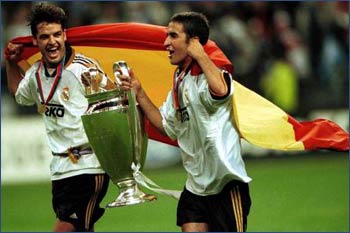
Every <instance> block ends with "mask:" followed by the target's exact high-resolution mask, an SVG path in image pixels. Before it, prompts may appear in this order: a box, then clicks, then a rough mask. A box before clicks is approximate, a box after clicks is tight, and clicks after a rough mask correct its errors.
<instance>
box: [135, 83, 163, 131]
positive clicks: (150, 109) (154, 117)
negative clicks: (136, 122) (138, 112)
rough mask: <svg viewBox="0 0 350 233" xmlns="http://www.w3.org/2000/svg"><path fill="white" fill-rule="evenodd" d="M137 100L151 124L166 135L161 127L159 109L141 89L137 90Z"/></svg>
mask: <svg viewBox="0 0 350 233" xmlns="http://www.w3.org/2000/svg"><path fill="white" fill-rule="evenodd" d="M137 101H138V103H139V105H140V107H141V109H142V111H143V112H144V114H145V116H146V117H147V118H148V119H149V121H150V122H151V123H152V125H153V126H154V127H156V128H157V130H158V131H159V132H161V133H162V134H163V135H166V133H165V131H164V128H163V123H162V115H161V114H160V112H159V109H158V108H157V107H156V106H155V105H154V104H153V103H152V101H151V100H150V98H149V97H148V96H147V94H146V92H145V91H144V90H143V89H141V90H140V91H139V93H138V95H137Z"/></svg>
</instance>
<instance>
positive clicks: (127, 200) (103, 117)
mask: <svg viewBox="0 0 350 233" xmlns="http://www.w3.org/2000/svg"><path fill="white" fill-rule="evenodd" d="M113 71H114V74H115V76H116V79H117V81H118V77H117V76H118V75H119V74H121V73H122V74H125V75H128V74H129V71H128V67H127V64H126V62H124V61H119V62H115V63H114V65H113ZM86 98H87V99H88V102H89V108H88V110H87V111H86V113H85V114H84V115H83V116H82V121H83V125H84V129H85V132H86V134H87V137H88V139H89V142H90V144H91V146H92V148H93V150H94V152H95V154H96V156H97V158H98V160H99V162H100V164H101V166H102V168H103V169H104V170H105V171H106V173H107V174H108V175H109V176H110V178H111V180H112V182H113V183H114V184H115V185H116V186H117V187H118V188H119V191H120V192H119V195H118V197H117V198H116V199H115V201H113V202H111V203H109V204H108V205H107V207H120V206H126V205H133V204H139V203H143V202H146V201H153V200H156V196H155V195H152V194H145V193H144V192H142V191H141V190H140V188H139V187H138V185H137V183H136V181H135V178H134V174H135V173H137V172H138V169H142V167H143V165H144V163H145V159H146V152H147V144H148V137H147V135H146V133H145V130H144V124H143V115H142V111H141V110H140V108H139V106H138V105H137V103H136V98H135V94H134V92H133V90H130V91H126V92H125V91H123V90H121V89H114V90H110V91H104V92H99V93H95V94H90V95H87V96H86Z"/></svg>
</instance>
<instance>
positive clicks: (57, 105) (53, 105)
mask: <svg viewBox="0 0 350 233" xmlns="http://www.w3.org/2000/svg"><path fill="white" fill-rule="evenodd" d="M46 105H47V106H51V107H63V105H62V104H50V103H48V104H46Z"/></svg>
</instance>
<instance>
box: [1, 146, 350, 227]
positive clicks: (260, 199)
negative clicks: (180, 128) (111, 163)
mask: <svg viewBox="0 0 350 233" xmlns="http://www.w3.org/2000/svg"><path fill="white" fill-rule="evenodd" d="M245 162H246V167H247V170H248V174H249V175H250V176H251V177H252V178H253V181H252V182H251V184H250V192H251V198H252V207H251V212H250V215H249V217H248V231H249V232H263V231H269V232H272V231H276V232H320V231H322V232H348V231H349V157H348V154H347V153H332V152H327V153H324V152H317V153H305V154H300V155H293V156H291V155H281V156H270V157H265V158H250V157H246V158H245ZM144 173H145V174H146V175H147V176H148V177H150V178H151V179H152V180H154V181H155V182H156V183H158V184H159V185H160V186H162V187H163V188H169V189H178V190H179V189H182V187H183V185H184V183H185V180H186V174H185V172H184V170H183V168H182V167H181V165H179V166H175V167H169V168H166V169H157V170H146V171H144ZM143 190H144V191H146V192H148V190H145V189H143ZM148 193H152V192H148ZM117 195H118V190H117V188H116V187H114V185H113V184H112V183H111V184H110V187H109V190H108V193H107V196H106V197H105V198H104V200H103V203H102V204H103V205H106V204H107V203H108V202H110V201H113V200H114V199H115V198H116V196H117ZM156 195H157V197H158V200H157V201H153V202H149V203H145V204H140V205H134V206H127V207H121V208H111V209H107V210H106V213H105V215H104V216H103V217H102V219H100V221H99V222H98V223H97V224H96V225H95V231H97V232H165V231H167V232H169V231H172V232H176V231H180V228H178V227H177V226H176V225H175V223H176V206H177V201H176V200H174V199H172V198H170V197H167V196H164V195H160V194H156ZM54 221H55V220H54V214H53V213H52V210H51V187H50V184H49V183H39V184H23V185H2V186H1V231H2V232H33V231H34V232H47V231H52V227H53V223H54Z"/></svg>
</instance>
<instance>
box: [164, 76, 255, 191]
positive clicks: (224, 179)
mask: <svg viewBox="0 0 350 233" xmlns="http://www.w3.org/2000/svg"><path fill="white" fill-rule="evenodd" d="M225 75H226V78H227V84H228V87H229V93H228V94H227V96H225V97H223V98H213V96H212V94H211V93H210V91H209V87H208V82H207V80H206V77H205V75H204V74H201V75H198V76H192V75H191V74H190V72H188V74H186V75H185V76H184V78H183V80H182V82H181V84H180V85H179V88H178V89H179V96H178V104H175V105H179V108H180V111H177V110H176V109H175V107H174V102H177V98H176V97H174V96H173V91H170V92H169V94H168V97H167V99H166V101H165V103H164V104H163V105H162V106H161V107H160V112H161V115H162V118H163V126H164V129H165V131H166V133H167V134H168V136H169V137H170V138H172V139H174V140H175V139H177V142H178V144H179V146H180V149H181V157H182V162H183V166H184V168H185V170H186V171H187V174H188V175H187V181H186V188H187V189H188V190H189V191H191V192H192V193H195V194H197V195H202V196H206V195H213V194H217V193H219V192H220V191H221V190H222V188H223V187H224V186H225V185H226V184H227V183H228V182H229V181H231V180H233V179H235V180H240V181H243V182H246V183H247V182H250V181H251V178H250V177H249V176H248V175H247V172H246V170H245V165H244V161H243V159H242V156H241V145H240V137H239V135H238V133H237V131H236V129H235V126H234V123H233V121H232V114H233V112H232V95H233V91H234V90H233V83H232V77H231V75H230V74H229V73H226V74H225ZM178 76H180V75H178ZM178 78H179V77H177V79H178ZM174 83H177V80H175V82H174Z"/></svg>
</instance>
